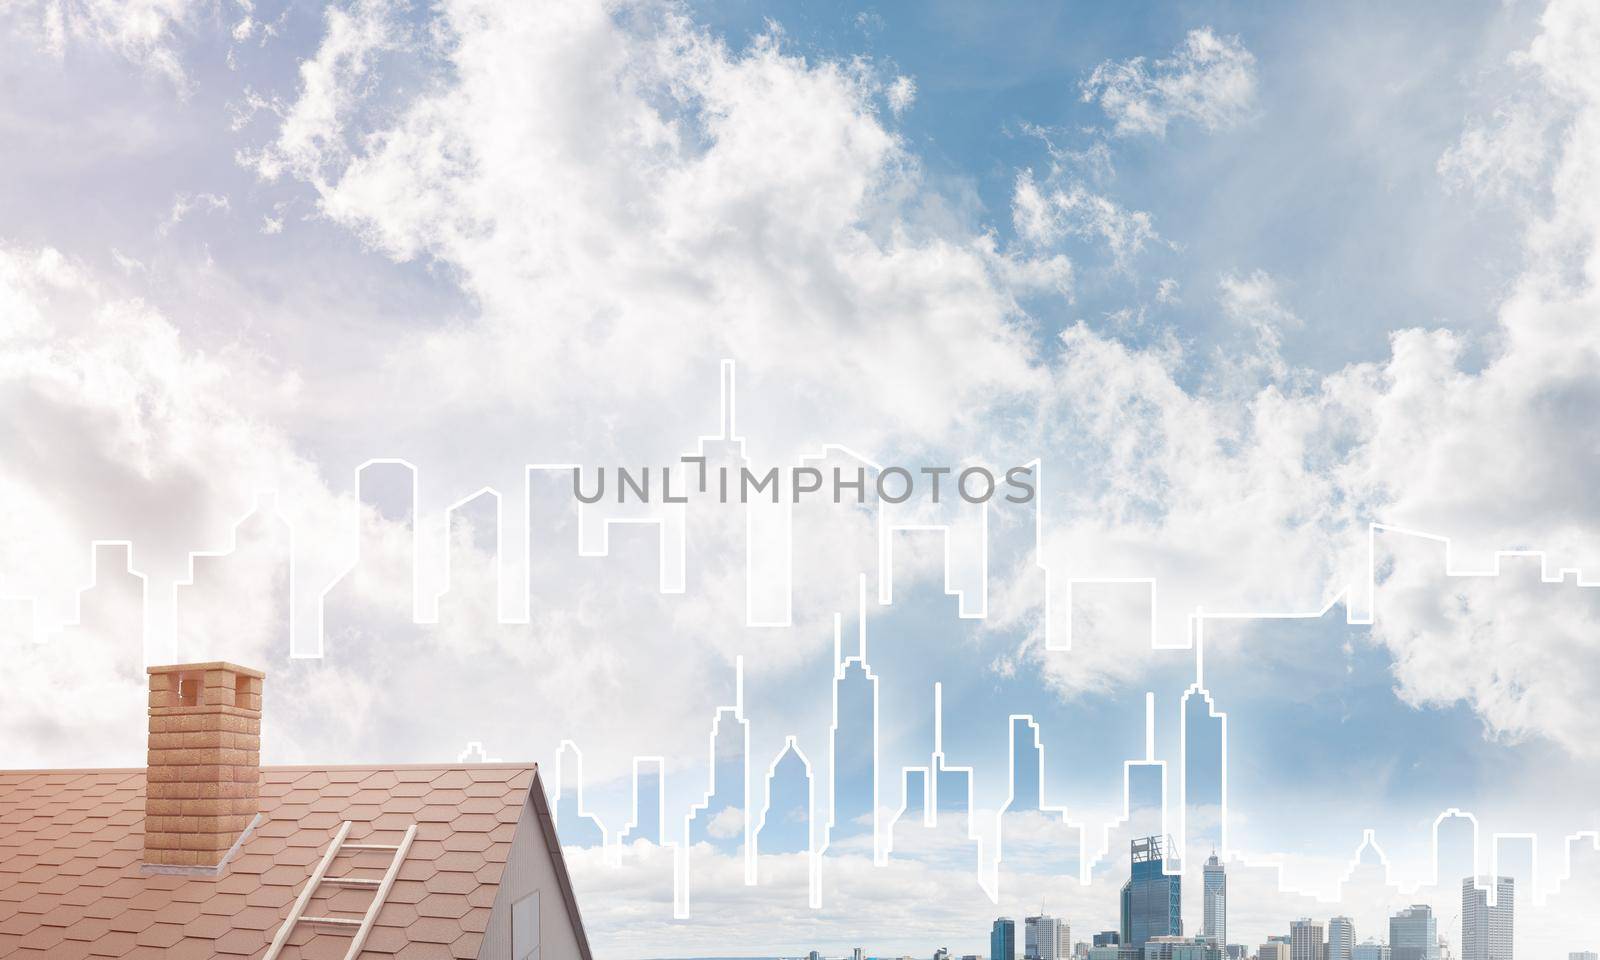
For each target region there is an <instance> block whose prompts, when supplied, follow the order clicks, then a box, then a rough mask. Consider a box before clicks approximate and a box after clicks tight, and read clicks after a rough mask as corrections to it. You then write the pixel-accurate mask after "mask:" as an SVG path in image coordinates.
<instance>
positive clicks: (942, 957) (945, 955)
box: [933, 947, 950, 960]
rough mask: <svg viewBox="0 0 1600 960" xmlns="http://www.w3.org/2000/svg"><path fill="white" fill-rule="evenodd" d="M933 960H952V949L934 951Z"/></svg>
mask: <svg viewBox="0 0 1600 960" xmlns="http://www.w3.org/2000/svg"><path fill="white" fill-rule="evenodd" d="M933 960H950V948H949V947H940V948H939V949H937V950H935V951H933Z"/></svg>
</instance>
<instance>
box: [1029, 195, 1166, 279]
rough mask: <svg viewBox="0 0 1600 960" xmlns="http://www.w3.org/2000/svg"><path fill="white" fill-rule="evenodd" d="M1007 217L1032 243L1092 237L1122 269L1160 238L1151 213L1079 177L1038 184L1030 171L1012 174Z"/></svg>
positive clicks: (1042, 244) (1041, 244) (1048, 244)
mask: <svg viewBox="0 0 1600 960" xmlns="http://www.w3.org/2000/svg"><path fill="white" fill-rule="evenodd" d="M1011 221H1012V224H1013V225H1014V226H1015V227H1016V230H1017V234H1018V235H1019V236H1021V237H1022V238H1023V239H1024V240H1026V241H1028V242H1029V243H1031V244H1034V245H1037V246H1050V245H1052V244H1055V243H1057V242H1059V241H1060V240H1061V239H1062V238H1063V237H1067V236H1072V237H1077V238H1080V239H1084V240H1096V241H1098V242H1100V243H1102V244H1104V245H1105V247H1106V249H1107V250H1108V251H1109V252H1110V254H1111V257H1112V260H1113V261H1114V262H1115V263H1116V265H1117V266H1118V267H1119V268H1121V269H1127V268H1128V267H1129V266H1130V263H1131V261H1132V259H1133V258H1134V257H1135V256H1137V255H1138V254H1139V253H1141V252H1142V251H1143V250H1144V248H1145V245H1146V244H1148V243H1158V242H1160V240H1161V237H1160V235H1159V234H1157V233H1156V231H1155V227H1154V226H1152V224H1151V218H1150V214H1148V213H1146V212H1144V211H1143V210H1127V209H1125V208H1123V207H1121V206H1119V205H1118V204H1117V203H1116V202H1115V201H1113V200H1110V199H1107V198H1106V197H1103V196H1100V195H1098V194H1095V193H1092V192H1090V191H1089V190H1088V189H1087V188H1086V187H1085V186H1084V185H1083V184H1082V183H1078V182H1070V183H1067V184H1066V185H1064V186H1053V185H1047V186H1046V187H1045V188H1044V189H1041V188H1040V186H1039V184H1037V183H1036V182H1035V181H1034V176H1033V171H1032V170H1022V171H1020V172H1019V173H1018V174H1017V179H1016V185H1015V187H1014V190H1013V193H1012V198H1011Z"/></svg>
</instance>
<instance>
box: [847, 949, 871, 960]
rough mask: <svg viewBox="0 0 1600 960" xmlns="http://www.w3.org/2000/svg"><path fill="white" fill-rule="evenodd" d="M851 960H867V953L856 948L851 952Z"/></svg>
mask: <svg viewBox="0 0 1600 960" xmlns="http://www.w3.org/2000/svg"><path fill="white" fill-rule="evenodd" d="M850 960H867V951H865V950H863V949H861V948H860V947H856V948H855V949H854V950H851V951H850Z"/></svg>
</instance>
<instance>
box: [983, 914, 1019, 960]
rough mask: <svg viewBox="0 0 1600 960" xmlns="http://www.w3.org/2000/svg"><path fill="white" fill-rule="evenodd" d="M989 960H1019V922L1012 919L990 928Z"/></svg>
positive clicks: (997, 921)
mask: <svg viewBox="0 0 1600 960" xmlns="http://www.w3.org/2000/svg"><path fill="white" fill-rule="evenodd" d="M989 960H1017V922H1016V921H1015V920H1013V919H1011V918H1010V917H1001V918H999V919H998V920H996V921H995V922H994V926H993V927H990V928H989Z"/></svg>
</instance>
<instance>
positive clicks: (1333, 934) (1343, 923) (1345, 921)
mask: <svg viewBox="0 0 1600 960" xmlns="http://www.w3.org/2000/svg"><path fill="white" fill-rule="evenodd" d="M1355 950H1356V925H1355V924H1354V923H1352V922H1351V921H1350V918H1349V917H1334V918H1333V919H1332V920H1329V921H1328V960H1355Z"/></svg>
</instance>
